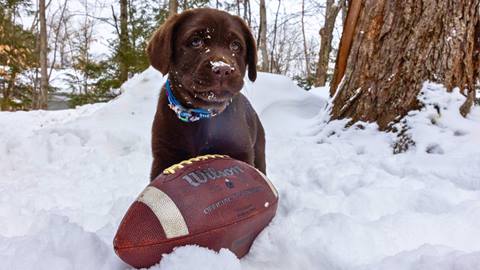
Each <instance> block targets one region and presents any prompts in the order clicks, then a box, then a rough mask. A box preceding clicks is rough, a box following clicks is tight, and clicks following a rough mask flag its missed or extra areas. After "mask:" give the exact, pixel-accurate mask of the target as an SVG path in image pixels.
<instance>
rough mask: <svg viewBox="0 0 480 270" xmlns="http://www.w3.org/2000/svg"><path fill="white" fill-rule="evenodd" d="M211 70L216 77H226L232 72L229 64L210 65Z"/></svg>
mask: <svg viewBox="0 0 480 270" xmlns="http://www.w3.org/2000/svg"><path fill="white" fill-rule="evenodd" d="M212 71H213V73H214V74H215V76H217V77H228V76H229V75H230V74H232V67H230V66H227V65H225V66H214V67H212Z"/></svg>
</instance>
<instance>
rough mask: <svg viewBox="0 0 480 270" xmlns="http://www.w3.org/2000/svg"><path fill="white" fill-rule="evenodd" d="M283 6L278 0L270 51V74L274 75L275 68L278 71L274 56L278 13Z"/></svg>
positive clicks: (280, 0)
mask: <svg viewBox="0 0 480 270" xmlns="http://www.w3.org/2000/svg"><path fill="white" fill-rule="evenodd" d="M281 5H282V0H278V6H277V12H276V13H275V22H274V23H273V42H272V50H271V51H270V73H273V70H274V69H273V68H274V66H275V67H276V70H277V71H278V65H275V60H274V57H273V55H274V53H275V45H276V44H277V30H278V28H277V26H278V13H279V12H280V6H281Z"/></svg>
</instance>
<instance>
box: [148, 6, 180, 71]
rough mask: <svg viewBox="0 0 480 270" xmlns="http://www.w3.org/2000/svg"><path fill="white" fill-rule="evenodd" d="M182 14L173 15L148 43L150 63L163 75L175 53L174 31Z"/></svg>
mask: <svg viewBox="0 0 480 270" xmlns="http://www.w3.org/2000/svg"><path fill="white" fill-rule="evenodd" d="M179 17H180V15H178V14H176V15H174V16H171V17H170V18H168V19H167V21H165V22H164V23H163V24H162V26H160V28H158V29H157V31H155V33H154V34H153V36H152V37H151V38H150V41H149V42H148V45H147V56H148V59H149V61H150V64H151V65H152V66H153V67H154V68H156V69H157V70H159V71H160V72H161V73H162V74H163V75H166V74H167V73H168V70H169V67H170V61H171V60H172V54H173V46H172V44H173V31H174V28H175V25H176V24H177V22H178V20H179Z"/></svg>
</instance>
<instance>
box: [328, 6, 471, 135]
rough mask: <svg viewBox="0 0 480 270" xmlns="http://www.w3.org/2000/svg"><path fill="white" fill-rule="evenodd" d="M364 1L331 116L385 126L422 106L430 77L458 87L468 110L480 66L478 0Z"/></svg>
mask: <svg viewBox="0 0 480 270" xmlns="http://www.w3.org/2000/svg"><path fill="white" fill-rule="evenodd" d="M361 1H362V5H361V8H360V12H359V15H358V22H357V23H356V27H355V29H354V39H353V43H352V46H351V49H350V53H349V54H348V67H347V68H346V71H345V75H344V76H339V77H338V81H340V80H341V81H342V83H341V84H340V86H339V88H338V93H337V94H336V96H335V99H334V106H333V110H332V118H333V119H339V118H351V119H352V121H353V122H355V121H367V122H377V123H378V124H379V127H380V129H383V130H385V129H387V128H389V124H390V123H392V122H395V121H398V119H400V118H401V117H403V116H405V115H406V114H407V113H408V112H409V111H410V110H412V109H416V108H419V106H421V104H420V102H419V101H418V100H417V95H418V94H419V91H420V90H421V87H422V83H423V82H424V81H434V82H438V83H442V84H444V85H445V86H446V88H447V89H449V91H450V90H452V89H453V88H454V87H459V88H460V89H461V91H462V92H463V93H464V95H465V96H467V97H468V98H467V102H466V103H465V105H464V106H463V107H462V111H461V112H462V114H466V113H468V111H469V109H470V106H471V104H472V103H473V99H474V98H475V93H474V86H475V83H476V81H477V79H478V77H479V70H480V14H479V13H480V0H444V1H435V0H417V1H400V0H361ZM352 2H356V1H352ZM352 10H353V9H352V8H350V11H349V13H350V12H352ZM349 17H350V14H349ZM347 20H348V19H347ZM344 38H348V36H345V34H344V36H342V40H343V39H344ZM338 66H339V64H338V63H337V67H336V68H338ZM342 77H343V79H342ZM332 87H333V85H332Z"/></svg>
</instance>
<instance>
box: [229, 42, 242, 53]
mask: <svg viewBox="0 0 480 270" xmlns="http://www.w3.org/2000/svg"><path fill="white" fill-rule="evenodd" d="M241 48H242V45H241V44H240V42H238V41H233V42H232V43H230V50H232V51H234V52H238V51H240V49H241Z"/></svg>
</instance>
